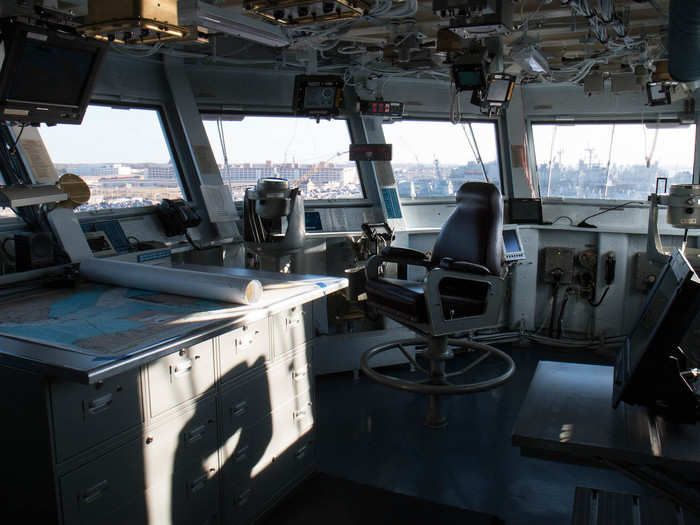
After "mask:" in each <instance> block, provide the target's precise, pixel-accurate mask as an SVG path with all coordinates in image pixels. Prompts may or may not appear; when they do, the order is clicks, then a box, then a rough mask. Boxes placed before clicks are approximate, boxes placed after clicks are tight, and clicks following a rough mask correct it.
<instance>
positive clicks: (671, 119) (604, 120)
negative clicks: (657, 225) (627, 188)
mask: <svg viewBox="0 0 700 525" xmlns="http://www.w3.org/2000/svg"><path fill="white" fill-rule="evenodd" d="M659 123H661V124H678V125H687V126H695V136H696V139H695V142H696V144H695V149H697V137H698V133H699V132H700V124H698V123H697V122H695V121H694V122H683V121H681V119H680V118H679V117H678V116H677V115H673V116H668V115H666V116H663V115H661V116H660V118H654V119H652V118H647V119H644V118H639V117H637V116H634V117H629V118H625V117H624V116H621V117H616V118H612V119H611V118H608V117H587V118H580V119H579V118H569V117H568V116H567V117H566V118H565V119H559V120H557V119H556V118H554V117H551V116H549V117H541V118H529V119H527V121H526V127H527V139H528V142H529V143H530V144H531V148H532V149H531V151H532V159H530V160H529V165H530V171H531V173H534V174H535V176H536V177H537V192H538V195H539V198H540V199H541V200H542V204H562V205H575V206H587V205H588V206H592V207H600V206H601V205H602V206H615V205H618V204H623V203H625V202H629V199H581V198H578V197H556V196H555V197H545V196H543V195H542V193H541V191H540V174H539V171H538V169H537V155H536V153H535V135H534V132H533V125H538V124H545V125H547V124H549V125H552V124H554V125H557V124H558V125H562V126H576V125H586V124H589V125H590V124H600V125H612V124H659ZM695 149H694V150H693V158H695ZM693 168H694V166H693ZM693 168H691V174H692V170H693ZM691 183H692V181H691ZM625 208H642V209H645V208H649V202H648V201H642V200H640V201H639V203H638V204H630V205H628V206H626V207H625Z"/></svg>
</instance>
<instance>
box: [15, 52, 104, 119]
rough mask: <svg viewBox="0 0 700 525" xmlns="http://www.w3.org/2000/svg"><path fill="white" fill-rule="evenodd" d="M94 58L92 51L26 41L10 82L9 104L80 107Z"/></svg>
mask: <svg viewBox="0 0 700 525" xmlns="http://www.w3.org/2000/svg"><path fill="white" fill-rule="evenodd" d="M95 59H96V55H95V53H94V50H93V49H66V48H60V47H56V46H52V45H46V44H45V43H44V42H41V41H38V40H34V39H30V38H28V39H27V40H26V41H25V44H24V46H23V47H22V50H21V52H20V56H19V59H18V61H17V63H16V64H17V65H16V69H15V73H14V75H12V79H11V80H10V83H9V90H8V93H7V99H8V100H9V101H12V102H26V103H36V104H55V105H60V106H69V107H79V106H80V101H81V98H82V95H83V90H84V87H85V84H86V83H87V81H88V79H89V77H90V73H91V71H92V67H93V64H94V63H95Z"/></svg>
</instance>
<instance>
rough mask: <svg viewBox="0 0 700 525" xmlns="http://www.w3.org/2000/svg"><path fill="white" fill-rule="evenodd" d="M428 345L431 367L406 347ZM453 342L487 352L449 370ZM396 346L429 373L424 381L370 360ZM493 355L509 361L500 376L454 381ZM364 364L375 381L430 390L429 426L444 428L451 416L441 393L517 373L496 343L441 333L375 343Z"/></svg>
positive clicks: (485, 386) (479, 387) (491, 384)
mask: <svg viewBox="0 0 700 525" xmlns="http://www.w3.org/2000/svg"><path fill="white" fill-rule="evenodd" d="M425 345H427V349H426V350H425V351H423V352H421V353H420V355H421V357H423V358H424V359H426V360H428V362H429V363H430V367H429V369H426V368H424V367H423V366H421V364H420V363H418V361H416V358H415V353H414V354H411V353H410V352H409V351H408V350H406V347H409V346H425ZM450 346H458V347H462V348H466V349H469V350H477V351H481V352H483V354H482V355H481V356H480V357H477V358H476V359H474V360H473V361H472V362H471V363H469V364H468V365H467V366H465V367H464V368H462V369H460V370H457V371H454V372H449V373H448V372H447V367H446V363H447V361H448V360H450V359H452V358H453V357H454V352H453V351H452V350H451V349H450V348H449V347H450ZM394 348H397V349H399V350H400V351H401V352H402V353H403V355H404V356H405V357H406V359H407V360H408V362H409V363H410V364H411V366H412V367H413V368H415V369H416V370H418V371H420V372H422V373H423V374H425V375H426V376H427V377H426V378H425V379H423V380H421V381H409V380H406V379H399V378H397V377H393V376H390V375H386V374H382V373H380V372H377V371H376V370H375V369H374V368H372V367H371V366H370V364H369V361H370V360H371V359H372V357H374V356H376V355H377V354H380V353H382V352H387V351H389V350H391V349H394ZM489 356H494V357H497V358H499V359H501V360H503V361H505V363H506V364H507V365H508V367H507V370H506V372H504V373H503V374H501V375H500V376H497V377H494V378H490V379H487V380H485V381H479V382H474V383H467V384H454V383H452V382H451V381H450V378H451V377H455V376H459V375H462V374H466V373H467V372H468V371H470V370H471V369H472V368H474V367H475V366H477V365H478V364H479V363H481V362H482V361H484V360H485V359H486V358H488V357H489ZM360 368H362V371H363V372H364V373H365V374H366V375H367V376H368V377H369V378H370V379H373V380H374V381H377V382H378V383H381V384H383V385H386V386H389V387H391V388H397V389H399V390H405V391H407V392H414V393H418V394H427V395H428V396H429V398H428V413H427V415H426V417H425V426H427V427H429V428H442V427H444V426H445V425H447V417H446V416H445V415H444V414H443V413H442V410H441V407H440V405H441V403H440V397H441V396H444V395H454V394H467V393H470V392H481V391H484V390H489V389H491V388H496V387H498V386H500V385H502V384H503V383H505V382H506V381H508V380H509V379H510V378H511V377H512V376H513V374H514V372H515V363H514V362H513V360H512V359H511V357H510V356H509V355H508V354H506V353H505V352H503V351H501V350H499V349H498V348H495V347H493V346H490V345H485V344H481V343H476V342H474V341H463V340H459V339H448V338H447V336H441V337H430V338H428V339H427V340H426V339H422V338H416V339H404V340H400V341H393V342H391V343H384V344H382V345H379V346H375V347H374V348H371V349H370V350H368V351H367V352H365V353H364V354H362V358H361V360H360Z"/></svg>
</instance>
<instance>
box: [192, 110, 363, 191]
mask: <svg viewBox="0 0 700 525" xmlns="http://www.w3.org/2000/svg"><path fill="white" fill-rule="evenodd" d="M204 127H205V129H206V131H207V135H208V136H209V142H210V143H211V146H212V149H213V150H214V156H215V157H216V160H217V163H218V164H219V169H220V170H221V176H222V178H223V180H224V183H226V184H228V185H229V186H230V187H231V193H232V194H233V198H234V199H235V200H243V194H244V193H245V190H246V188H250V187H251V186H254V185H255V183H256V181H257V180H258V179H259V178H261V177H281V178H283V179H287V180H289V182H290V185H291V186H295V187H300V188H301V189H302V195H303V196H304V198H305V199H307V200H315V199H322V200H335V199H362V198H364V193H363V190H362V184H361V183H360V176H359V173H358V171H357V164H356V163H355V162H350V161H349V160H348V159H349V153H348V149H349V145H350V134H349V132H348V126H347V123H346V122H345V121H344V120H331V121H327V120H322V121H320V122H318V123H317V122H316V121H315V120H312V119H308V118H290V117H261V116H258V117H249V116H247V117H245V118H244V119H243V120H237V121H236V120H233V121H231V120H205V121H204ZM222 145H223V147H222Z"/></svg>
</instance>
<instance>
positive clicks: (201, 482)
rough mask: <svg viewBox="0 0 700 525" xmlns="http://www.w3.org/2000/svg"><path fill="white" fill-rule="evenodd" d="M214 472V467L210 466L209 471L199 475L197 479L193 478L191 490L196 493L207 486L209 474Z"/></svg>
mask: <svg viewBox="0 0 700 525" xmlns="http://www.w3.org/2000/svg"><path fill="white" fill-rule="evenodd" d="M213 472H214V469H213V468H210V469H209V472H205V473H204V474H202V475H201V476H197V477H196V478H195V479H193V480H192V481H191V482H190V492H191V493H192V494H194V493H195V492H199V491H200V490H202V489H203V488H204V487H205V486H206V484H207V481H209V475H210V474H212V473H213Z"/></svg>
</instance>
